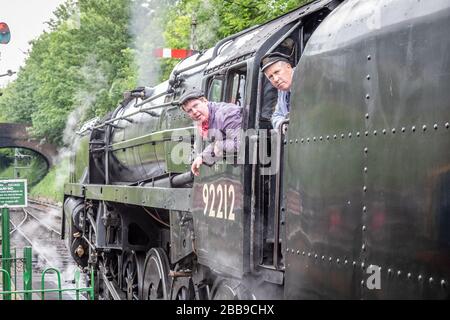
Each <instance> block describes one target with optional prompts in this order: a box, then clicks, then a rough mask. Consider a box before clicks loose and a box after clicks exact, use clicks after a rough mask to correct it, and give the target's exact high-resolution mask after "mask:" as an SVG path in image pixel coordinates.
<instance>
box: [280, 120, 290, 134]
mask: <svg viewBox="0 0 450 320" xmlns="http://www.w3.org/2000/svg"><path fill="white" fill-rule="evenodd" d="M280 127H281V128H280V129H281V133H282V134H283V135H286V133H287V130H288V125H287V123H284V124H282V125H281V126H280Z"/></svg>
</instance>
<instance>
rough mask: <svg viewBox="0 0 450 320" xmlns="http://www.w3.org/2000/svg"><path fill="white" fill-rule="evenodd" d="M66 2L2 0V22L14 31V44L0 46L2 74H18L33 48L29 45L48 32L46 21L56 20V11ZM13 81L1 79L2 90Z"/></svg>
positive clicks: (0, 15)
mask: <svg viewBox="0 0 450 320" xmlns="http://www.w3.org/2000/svg"><path fill="white" fill-rule="evenodd" d="M64 1H65V0H0V22H6V23H7V24H8V26H9V29H10V30H11V41H10V42H9V43H8V44H0V74H5V73H6V72H7V71H8V70H9V69H10V70H12V71H18V70H19V67H20V66H23V64H24V60H25V58H26V55H25V53H24V52H27V50H28V49H29V48H30V46H29V45H28V42H29V41H30V40H33V39H36V38H37V37H38V36H39V35H40V34H42V32H43V31H44V29H45V30H48V27H47V25H46V24H44V22H45V21H49V20H50V18H52V17H53V11H54V10H55V9H56V8H57V7H58V6H59V5H60V4H62V3H64ZM14 78H15V76H13V77H8V76H5V77H0V87H3V86H5V85H6V84H7V83H8V82H9V81H11V80H13V79H14Z"/></svg>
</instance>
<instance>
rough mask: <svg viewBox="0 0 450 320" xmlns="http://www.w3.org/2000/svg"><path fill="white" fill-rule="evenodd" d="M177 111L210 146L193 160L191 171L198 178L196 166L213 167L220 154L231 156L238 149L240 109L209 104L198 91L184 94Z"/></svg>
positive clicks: (228, 104) (234, 106)
mask: <svg viewBox="0 0 450 320" xmlns="http://www.w3.org/2000/svg"><path fill="white" fill-rule="evenodd" d="M178 102H179V104H180V106H181V109H183V111H184V112H186V113H187V114H188V115H189V117H190V118H191V119H192V120H193V121H195V122H196V124H197V130H198V132H199V134H200V136H201V137H202V138H203V139H204V140H208V141H211V143H210V144H209V145H208V146H207V147H206V148H205V149H204V150H203V151H202V152H201V153H200V154H198V155H197V156H196V158H195V159H194V161H193V163H192V165H191V171H192V173H193V174H194V175H196V176H198V175H199V174H200V170H199V169H200V166H201V165H202V164H203V163H204V164H206V165H209V166H211V165H213V164H214V163H215V162H216V161H217V160H219V159H221V158H222V156H223V155H224V153H227V154H234V153H236V152H238V150H239V146H240V131H241V124H242V108H241V107H240V106H238V105H235V104H232V103H226V102H211V101H208V100H207V99H206V98H205V95H204V94H203V92H202V91H200V90H196V89H193V90H188V91H186V92H185V93H184V94H183V95H182V96H181V97H180V99H179V100H178Z"/></svg>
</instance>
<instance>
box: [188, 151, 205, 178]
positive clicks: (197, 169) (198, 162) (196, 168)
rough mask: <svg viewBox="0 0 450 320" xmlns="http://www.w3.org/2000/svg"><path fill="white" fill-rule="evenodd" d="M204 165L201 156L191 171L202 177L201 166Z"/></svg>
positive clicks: (193, 164)
mask: <svg viewBox="0 0 450 320" xmlns="http://www.w3.org/2000/svg"><path fill="white" fill-rule="evenodd" d="M202 164H203V159H202V157H201V156H198V157H197V158H195V160H194V162H192V165H191V171H192V173H193V174H194V175H195V176H198V175H200V166H201V165H202Z"/></svg>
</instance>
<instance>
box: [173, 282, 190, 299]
mask: <svg viewBox="0 0 450 320" xmlns="http://www.w3.org/2000/svg"><path fill="white" fill-rule="evenodd" d="M172 300H195V290H194V284H193V283H192V280H191V278H187V277H179V278H175V279H174V281H173V285H172Z"/></svg>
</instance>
